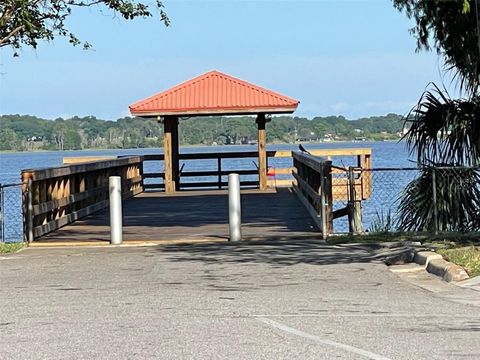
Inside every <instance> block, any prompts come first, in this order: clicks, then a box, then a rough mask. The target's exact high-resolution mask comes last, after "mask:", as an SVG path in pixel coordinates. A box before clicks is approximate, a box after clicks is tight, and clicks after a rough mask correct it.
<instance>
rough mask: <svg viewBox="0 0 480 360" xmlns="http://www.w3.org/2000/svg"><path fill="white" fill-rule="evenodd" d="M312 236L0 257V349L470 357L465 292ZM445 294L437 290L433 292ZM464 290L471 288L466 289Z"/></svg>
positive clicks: (471, 325) (56, 353)
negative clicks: (414, 278)
mask: <svg viewBox="0 0 480 360" xmlns="http://www.w3.org/2000/svg"><path fill="white" fill-rule="evenodd" d="M374 255H375V254H374V253H373V252H372V251H371V250H369V249H362V248H361V247H349V246H336V247H333V246H327V245H324V244H320V243H318V242H315V241H299V242H281V241H279V242H254V243H247V244H225V243H223V244H190V245H178V244H171V245H164V246H150V247H100V248H91V247H83V248H82V247H77V248H59V249H40V248H29V249H26V250H24V251H22V252H20V253H18V254H14V255H5V256H1V257H0V282H1V284H0V285H1V286H0V303H1V304H2V311H1V312H0V355H1V356H0V357H1V358H2V359H46V358H48V359H52V358H61V359H79V358H85V359H87V358H88V359H91V358H104V359H107V358H108V359H110V358H116V359H134V358H139V359H140V358H141V359H145V358H157V359H179V358H184V359H226V358H230V359H292V358H297V359H336V358H338V359H479V358H480V341H478V338H479V336H480V311H479V310H480V308H479V307H477V306H474V305H472V304H469V303H468V302H466V303H461V302H459V301H452V294H453V295H454V296H453V297H455V296H456V297H457V299H461V298H462V296H463V294H467V293H466V292H468V291H472V290H470V289H462V288H460V287H456V286H453V285H450V284H446V283H443V282H442V281H440V280H438V279H437V278H435V277H433V276H430V275H425V276H426V280H424V281H426V282H428V283H430V285H431V286H432V288H434V289H438V291H433V292H432V291H427V290H425V289H423V288H420V287H418V286H416V285H414V284H412V283H410V282H408V281H405V280H404V279H402V278H401V277H399V276H397V275H396V274H393V273H392V272H390V271H389V270H388V268H387V267H386V266H385V265H384V264H383V263H382V262H381V261H379V260H378V259H377V258H376V257H375V256H374ZM444 294H449V296H450V298H449V297H448V296H443V295H444ZM470 295H471V293H470Z"/></svg>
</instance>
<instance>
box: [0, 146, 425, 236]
mask: <svg viewBox="0 0 480 360" xmlns="http://www.w3.org/2000/svg"><path fill="white" fill-rule="evenodd" d="M304 146H305V148H307V149H311V150H313V149H342V148H343V149H345V148H371V149H372V162H373V168H374V169H375V168H404V167H409V168H413V167H415V164H414V163H413V162H411V161H409V160H408V159H409V156H408V152H407V149H406V147H405V143H404V142H355V143H352V142H335V143H318V144H313V143H308V144H304ZM256 149H257V147H256V146H252V145H234V146H204V147H183V148H181V150H180V152H181V153H198V152H201V153H208V152H234V151H256ZM297 149H298V145H293V144H282V145H269V146H267V150H297ZM162 153H163V149H120V150H86V151H52V152H21V153H0V183H1V184H11V183H19V182H20V181H21V178H20V172H21V170H22V169H33V168H45V167H56V166H61V165H62V159H63V158H64V157H72V156H119V155H145V154H162ZM253 160H255V159H253V158H250V159H226V160H223V162H222V169H223V170H233V169H254V168H255V167H254V166H255V165H256V164H254V162H253ZM333 162H334V164H335V165H338V166H349V165H356V159H354V157H343V158H340V157H335V158H334V159H333ZM269 165H270V166H273V167H276V168H283V167H289V166H292V160H291V159H288V158H273V159H270V160H269ZM161 167H162V166H161V165H160V164H159V163H158V162H154V161H150V162H147V163H146V164H145V172H146V173H148V172H159V171H162V169H161ZM213 169H216V161H215V160H196V161H187V162H186V163H185V168H184V171H198V170H213ZM415 175H416V172H415V171H407V172H406V171H403V170H402V171H380V172H374V173H373V186H372V188H373V193H372V196H371V198H370V199H368V200H367V201H364V202H363V215H364V219H363V220H364V226H365V228H366V229H368V228H369V227H371V226H372V224H373V223H375V222H376V221H377V222H378V220H379V217H381V216H383V215H384V214H385V213H386V212H387V211H388V210H389V209H392V208H393V212H394V211H395V209H394V208H395V206H396V205H395V204H396V202H397V201H398V196H399V194H400V193H401V191H402V189H403V187H404V186H405V185H406V184H407V183H408V182H409V181H410V180H411V179H413V178H414V176H415ZM149 180H150V181H153V179H149ZM189 180H191V181H194V180H195V179H194V178H190V179H189ZM202 180H206V179H202ZM225 180H226V178H225ZM20 202H21V196H20V191H19V187H15V188H8V189H7V190H6V192H5V196H4V204H3V206H4V208H5V209H6V212H5V217H6V219H5V221H6V223H7V227H6V228H5V229H4V232H6V233H7V234H6V237H7V238H11V239H16V240H19V239H21V232H22V230H21V218H22V216H21V210H20ZM343 206H345V203H343V202H337V203H334V209H338V208H341V207H343ZM334 229H335V231H336V232H345V231H347V229H348V224H347V222H346V218H342V219H338V220H335V222H334Z"/></svg>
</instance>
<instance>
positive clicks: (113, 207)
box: [108, 176, 123, 245]
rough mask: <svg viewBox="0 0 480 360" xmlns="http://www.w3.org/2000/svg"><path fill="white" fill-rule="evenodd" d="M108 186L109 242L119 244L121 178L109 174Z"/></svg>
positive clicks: (120, 236) (121, 230) (120, 233)
mask: <svg viewBox="0 0 480 360" xmlns="http://www.w3.org/2000/svg"><path fill="white" fill-rule="evenodd" d="M108 188H109V193H110V244H112V245H120V244H121V243H122V242H123V224H122V178H121V177H120V176H110V177H109V178H108Z"/></svg>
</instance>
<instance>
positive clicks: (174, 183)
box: [163, 116, 179, 194]
mask: <svg viewBox="0 0 480 360" xmlns="http://www.w3.org/2000/svg"><path fill="white" fill-rule="evenodd" d="M163 128H164V129H163V149H164V150H163V153H164V163H165V192H166V193H167V194H171V193H174V192H175V191H177V190H179V188H178V183H179V179H178V173H179V159H178V155H179V149H178V117H176V116H165V118H164V119H163Z"/></svg>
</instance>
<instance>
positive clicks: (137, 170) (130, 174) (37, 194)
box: [22, 156, 144, 241]
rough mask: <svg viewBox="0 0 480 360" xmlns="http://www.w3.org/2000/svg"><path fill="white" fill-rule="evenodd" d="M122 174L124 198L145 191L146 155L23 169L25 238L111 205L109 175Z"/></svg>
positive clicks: (43, 232) (40, 233) (28, 238)
mask: <svg viewBox="0 0 480 360" xmlns="http://www.w3.org/2000/svg"><path fill="white" fill-rule="evenodd" d="M110 176H121V177H122V192H123V197H124V198H128V197H131V196H134V195H137V194H139V193H141V192H142V191H143V189H144V188H143V158H142V157H141V156H132V157H123V158H118V159H114V160H103V161H96V162H91V163H84V164H76V165H66V166H61V167H56V168H48V169H30V170H22V182H23V189H22V191H23V214H24V215H23V216H24V237H25V240H26V241H33V240H35V239H37V238H38V237H40V236H42V235H45V234H47V233H49V232H51V231H54V230H56V229H58V228H60V227H62V226H65V225H67V224H70V223H72V222H74V221H76V220H77V219H79V218H81V217H84V216H87V215H90V214H92V213H94V212H96V211H98V210H101V209H103V208H105V207H106V206H108V194H109V191H108V178H109V177H110Z"/></svg>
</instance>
